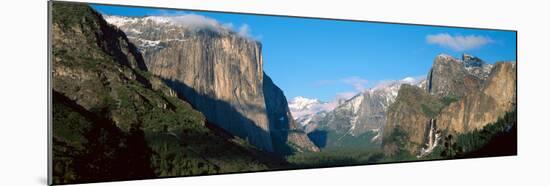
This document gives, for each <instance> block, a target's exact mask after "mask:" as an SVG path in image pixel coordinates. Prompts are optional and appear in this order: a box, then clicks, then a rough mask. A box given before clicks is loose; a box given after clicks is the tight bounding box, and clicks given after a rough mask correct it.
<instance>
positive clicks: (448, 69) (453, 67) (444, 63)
mask: <svg viewBox="0 0 550 186" xmlns="http://www.w3.org/2000/svg"><path fill="white" fill-rule="evenodd" d="M462 58H463V59H462V60H460V59H456V58H454V57H452V56H449V55H445V54H441V55H438V56H437V57H436V58H435V60H434V63H433V65H432V68H431V69H430V71H429V73H428V81H427V86H426V89H427V91H428V92H429V93H430V94H432V95H435V96H437V97H439V98H443V97H446V96H449V97H462V96H464V95H466V94H468V93H469V92H473V91H479V89H480V88H481V85H482V83H483V81H484V80H485V79H486V78H487V76H488V74H489V72H490V70H491V68H492V65H490V64H486V63H485V62H483V61H482V60H481V59H479V58H477V57H473V56H470V55H467V54H464V55H463V57H462Z"/></svg>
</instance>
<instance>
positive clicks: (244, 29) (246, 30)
mask: <svg viewBox="0 0 550 186" xmlns="http://www.w3.org/2000/svg"><path fill="white" fill-rule="evenodd" d="M237 34H239V35H240V36H241V37H250V27H249V26H248V25H247V24H243V25H241V27H239V31H238V32H237Z"/></svg>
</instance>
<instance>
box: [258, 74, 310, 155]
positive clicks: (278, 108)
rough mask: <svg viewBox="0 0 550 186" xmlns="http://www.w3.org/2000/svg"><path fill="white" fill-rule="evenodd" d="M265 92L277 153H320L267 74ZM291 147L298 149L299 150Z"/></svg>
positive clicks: (282, 94) (271, 131)
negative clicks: (294, 117) (300, 126)
mask: <svg viewBox="0 0 550 186" xmlns="http://www.w3.org/2000/svg"><path fill="white" fill-rule="evenodd" d="M263 91H264V96H265V106H266V111H267V116H268V119H269V126H270V130H269V131H270V133H271V138H272V139H273V146H274V148H275V151H277V152H280V153H282V154H290V153H292V151H294V150H298V151H314V152H316V151H319V148H318V147H317V146H315V144H313V143H312V142H311V141H310V140H309V138H308V137H307V135H306V134H305V133H304V132H303V131H302V130H301V129H300V128H299V126H298V125H297V124H296V121H295V120H294V119H293V117H292V114H291V113H290V110H289V107H288V101H287V99H286V97H285V95H284V93H283V91H282V90H281V89H280V88H279V87H277V86H276V85H275V84H274V83H273V81H272V80H271V78H270V77H269V76H267V74H265V73H264V83H263ZM291 147H297V149H293V148H291Z"/></svg>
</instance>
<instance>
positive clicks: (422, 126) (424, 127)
mask: <svg viewBox="0 0 550 186" xmlns="http://www.w3.org/2000/svg"><path fill="white" fill-rule="evenodd" d="M442 107H443V104H442V103H441V102H440V101H439V100H438V99H437V98H436V97H434V96H432V95H430V94H428V93H427V92H426V91H425V90H423V89H421V88H419V87H415V86H410V85H403V86H401V88H400V89H399V94H398V96H397V98H396V101H395V103H393V104H392V105H391V106H390V108H389V109H388V115H387V123H386V125H385V126H384V133H383V137H384V141H383V142H384V145H388V144H390V143H394V142H393V141H388V140H387V139H388V138H389V137H390V136H391V135H392V132H393V131H394V128H396V127H398V128H400V129H401V130H404V131H406V132H407V133H408V136H407V140H406V141H407V142H408V143H410V144H408V145H407V147H405V148H406V149H407V150H408V151H409V152H413V153H418V152H419V150H420V149H419V147H420V144H423V143H424V142H425V136H427V134H428V132H429V131H428V130H429V128H428V127H429V124H430V119H431V118H433V117H435V116H436V114H437V112H439V110H440V109H441V108H442Z"/></svg>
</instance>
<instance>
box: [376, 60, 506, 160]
mask: <svg viewBox="0 0 550 186" xmlns="http://www.w3.org/2000/svg"><path fill="white" fill-rule="evenodd" d="M515 73H516V69H515V63H513V62H498V63H496V64H495V65H491V64H486V63H485V62H483V61H482V60H481V59H479V58H477V57H474V56H470V55H467V54H464V55H463V57H462V60H459V59H456V58H453V57H451V56H448V55H439V56H437V57H436V59H435V61H434V64H433V66H432V69H431V70H430V72H429V74H428V79H427V84H426V88H425V90H422V89H415V88H411V87H410V86H403V87H402V88H401V89H400V90H399V95H398V96H397V99H396V102H395V103H394V104H392V105H391V106H390V109H389V111H388V115H387V117H388V119H387V124H386V127H385V128H384V139H385V142H384V144H391V143H393V141H391V136H392V132H393V128H395V127H400V128H401V129H403V131H404V132H405V133H406V137H405V138H406V139H407V140H405V141H409V142H410V143H409V144H408V145H407V147H406V148H407V149H408V151H409V152H412V153H415V154H420V155H421V156H422V155H425V154H427V153H429V149H433V147H434V146H435V145H437V141H434V140H436V139H437V137H438V136H440V135H441V133H444V134H453V133H465V132H470V131H473V130H476V129H481V128H483V127H484V126H485V125H487V124H490V123H494V122H496V121H497V119H498V118H499V117H502V116H503V115H504V114H505V113H506V112H508V111H510V110H512V108H513V107H514V106H515V99H516V74H515ZM422 147H423V148H422ZM420 150H422V152H420Z"/></svg>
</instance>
